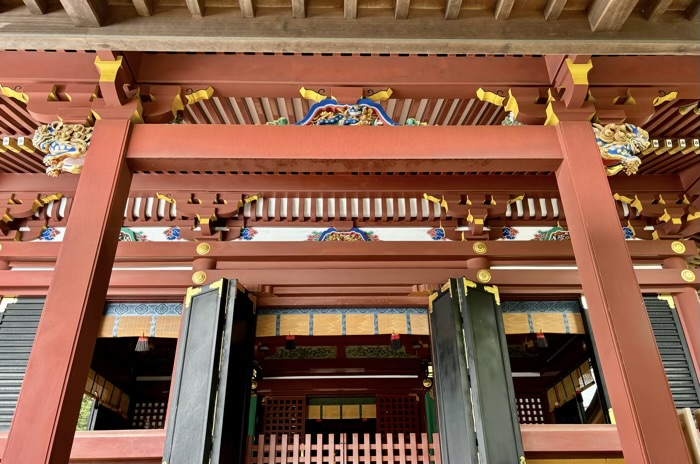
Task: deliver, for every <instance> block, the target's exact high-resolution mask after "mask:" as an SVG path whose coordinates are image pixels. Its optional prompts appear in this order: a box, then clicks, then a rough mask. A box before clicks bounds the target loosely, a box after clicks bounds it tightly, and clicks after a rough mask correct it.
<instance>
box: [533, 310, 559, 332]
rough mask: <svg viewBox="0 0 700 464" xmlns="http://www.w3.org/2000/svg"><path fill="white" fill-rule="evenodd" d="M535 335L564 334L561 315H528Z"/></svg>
mask: <svg viewBox="0 0 700 464" xmlns="http://www.w3.org/2000/svg"><path fill="white" fill-rule="evenodd" d="M530 314H531V316H532V325H533V328H534V329H535V333H538V332H540V331H542V332H545V333H566V327H565V326H564V318H563V317H562V315H561V313H530Z"/></svg>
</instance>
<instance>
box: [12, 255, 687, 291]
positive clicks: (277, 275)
mask: <svg viewBox="0 0 700 464" xmlns="http://www.w3.org/2000/svg"><path fill="white" fill-rule="evenodd" d="M477 272H478V271H477V270H476V269H473V270H470V269H464V270H460V269H453V268H449V269H444V268H429V269H395V268H383V269H376V268H374V269H361V268H352V269H344V268H337V269H303V270H294V269H276V267H275V264H274V263H272V264H271V265H270V268H269V269H262V270H260V269H256V270H249V269H231V270H225V271H222V270H209V271H206V275H207V279H206V281H205V282H204V284H209V283H212V282H215V281H217V280H219V279H221V278H237V279H239V281H240V282H241V283H242V284H243V285H248V286H252V285H272V286H308V285H309V283H310V282H313V285H315V286H318V287H321V288H322V287H324V286H329V285H330V286H336V285H367V286H371V285H376V286H387V285H388V286H396V285H425V284H443V283H445V282H446V281H447V279H449V278H451V277H455V276H465V277H467V278H468V279H471V280H477V279H476V274H477ZM693 272H694V273H695V275H696V281H697V283H696V284H694V285H693V287H694V288H700V270H695V271H693ZM490 273H491V281H490V284H496V285H498V286H499V287H501V286H502V287H503V288H504V291H505V290H507V288H508V287H515V288H518V289H520V288H529V289H530V291H539V292H540V293H546V292H547V291H549V289H552V288H558V287H561V288H565V289H568V290H569V291H570V292H571V293H578V292H580V281H579V278H578V272H577V271H576V270H542V271H533V270H527V271H519V270H500V269H492V270H491V271H490ZM52 274H53V272H52V271H0V294H2V293H4V294H11V295H14V294H17V295H20V296H22V295H37V294H41V293H42V292H44V293H45V292H46V289H47V288H48V285H49V282H50V281H51V277H52ZM191 277H192V271H164V270H156V271H115V272H114V273H113V274H112V278H111V280H110V291H116V290H119V289H129V290H130V291H132V292H133V294H134V295H139V294H141V293H140V292H141V291H144V290H150V291H156V292H158V291H160V292H166V293H167V291H168V290H174V289H178V290H179V291H181V292H184V290H185V289H186V288H187V287H190V286H192V285H193V284H192V280H191ZM636 278H637V280H638V281H639V284H640V285H641V286H643V287H645V288H655V289H658V288H664V289H666V291H667V292H673V291H674V289H676V291H679V289H681V288H683V287H687V286H688V282H686V281H684V280H683V279H682V278H681V275H680V271H678V270H674V269H670V270H669V269H663V270H638V271H636Z"/></svg>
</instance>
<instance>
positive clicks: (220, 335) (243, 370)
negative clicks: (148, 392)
mask: <svg viewBox="0 0 700 464" xmlns="http://www.w3.org/2000/svg"><path fill="white" fill-rule="evenodd" d="M254 311H255V303H254V301H253V298H251V297H250V295H249V294H248V293H247V292H246V291H245V290H244V289H243V288H242V287H240V286H237V284H236V281H235V280H231V281H228V280H226V279H222V280H221V281H219V282H216V283H214V284H212V285H209V286H207V287H201V288H198V289H190V291H188V297H187V302H186V304H185V309H184V311H183V314H182V325H181V329H180V340H179V344H178V355H177V367H176V371H175V379H174V381H173V386H172V399H171V406H170V416H169V418H168V428H167V432H166V437H165V449H164V452H163V462H167V463H168V464H197V463H209V462H212V463H220V464H224V463H240V462H245V447H246V436H247V425H248V408H249V403H250V382H251V377H252V373H253V345H254V340H255V339H254V337H255V315H254Z"/></svg>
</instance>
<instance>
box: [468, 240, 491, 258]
mask: <svg viewBox="0 0 700 464" xmlns="http://www.w3.org/2000/svg"><path fill="white" fill-rule="evenodd" d="M472 249H473V250H474V253H476V254H479V255H483V254H484V253H486V252H487V251H488V248H486V244H485V243H484V242H474V245H473V246H472Z"/></svg>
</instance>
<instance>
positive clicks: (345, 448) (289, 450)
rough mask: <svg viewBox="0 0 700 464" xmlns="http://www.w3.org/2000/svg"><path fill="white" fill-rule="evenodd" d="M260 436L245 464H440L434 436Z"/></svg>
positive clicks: (438, 444)
mask: <svg viewBox="0 0 700 464" xmlns="http://www.w3.org/2000/svg"><path fill="white" fill-rule="evenodd" d="M432 439H433V440H432V443H430V442H429V441H428V434H427V433H422V434H420V435H418V434H415V433H410V434H405V435H404V434H381V433H376V434H368V433H365V434H363V435H359V434H357V433H353V434H345V433H341V434H340V435H339V436H337V437H336V436H335V435H321V434H319V435H315V436H312V435H305V436H303V437H300V436H299V435H260V436H258V439H257V443H255V444H254V443H253V440H252V437H250V438H249V441H248V453H247V458H246V464H322V463H323V464H370V463H379V462H390V463H396V464H440V441H439V436H438V434H437V433H435V434H433V436H432Z"/></svg>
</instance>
